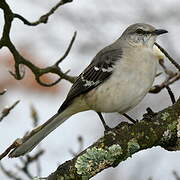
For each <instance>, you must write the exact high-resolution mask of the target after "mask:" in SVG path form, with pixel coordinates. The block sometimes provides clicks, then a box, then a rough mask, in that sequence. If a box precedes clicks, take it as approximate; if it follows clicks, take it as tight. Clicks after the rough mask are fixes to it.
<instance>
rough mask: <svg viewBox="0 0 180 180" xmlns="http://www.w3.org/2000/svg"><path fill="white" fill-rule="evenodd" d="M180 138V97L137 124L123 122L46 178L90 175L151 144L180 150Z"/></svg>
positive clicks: (84, 176) (115, 164) (114, 165)
mask: <svg viewBox="0 0 180 180" xmlns="http://www.w3.org/2000/svg"><path fill="white" fill-rule="evenodd" d="M179 141H180V97H179V99H178V101H177V102H176V103H175V104H174V105H172V106H171V107H168V108H166V109H164V110H162V111H160V112H158V113H154V115H153V116H152V113H150V114H145V115H144V118H143V119H142V120H141V121H140V122H138V123H136V124H135V125H132V124H128V123H127V122H122V123H120V124H119V125H118V126H117V127H115V128H113V129H111V130H110V131H107V132H106V133H105V136H104V137H102V138H100V139H99V140H97V141H96V142H95V143H94V144H93V145H91V146H90V147H88V148H87V149H86V150H84V151H83V152H81V153H80V154H79V155H77V156H76V157H75V158H73V159H71V160H69V161H66V162H65V163H63V164H61V165H60V166H59V167H58V168H57V169H56V171H55V172H53V173H52V174H51V175H49V176H48V177H47V178H45V179H47V180H58V179H63V178H65V177H66V179H68V178H69V179H78V180H82V179H90V178H91V177H93V176H95V175H96V174H98V173H99V172H101V171H102V170H104V169H106V168H109V167H116V166H117V165H118V164H119V163H121V162H122V161H124V160H126V159H127V158H128V157H131V156H132V155H133V154H134V153H136V152H138V151H141V150H144V149H147V148H151V147H154V146H161V147H163V148H164V149H166V150H169V151H177V150H180V143H179ZM72 177H73V178H72Z"/></svg>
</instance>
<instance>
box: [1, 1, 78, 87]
mask: <svg viewBox="0 0 180 180" xmlns="http://www.w3.org/2000/svg"><path fill="white" fill-rule="evenodd" d="M68 2H72V0H61V1H60V2H59V3H58V4H57V5H56V6H54V7H53V8H52V9H51V10H50V11H49V12H48V13H47V14H46V15H43V16H42V17H41V18H40V19H41V20H39V21H37V22H36V23H35V24H39V23H41V21H42V22H45V20H44V19H46V21H47V19H48V17H49V16H50V15H51V14H53V13H54V11H55V10H56V9H57V8H58V7H60V6H62V5H63V4H66V3H68ZM0 8H1V9H3V11H4V20H5V23H4V29H3V35H2V37H1V39H0V48H2V47H3V46H6V47H8V48H9V50H10V51H11V53H12V55H13V57H14V61H15V72H14V73H12V72H10V73H11V75H13V76H14V77H15V78H16V79H17V80H21V79H22V78H23V77H24V75H25V72H24V71H22V70H21V67H23V66H26V67H28V68H29V69H30V70H31V71H32V72H33V74H34V76H35V79H36V81H37V82H38V83H39V84H41V85H42V86H47V87H49V86H53V85H55V84H57V83H58V82H60V80H61V79H65V80H67V81H70V82H74V81H75V77H72V76H69V75H67V73H66V72H65V73H64V72H63V71H62V70H61V69H60V68H59V67H58V65H59V63H60V62H62V61H63V60H64V59H65V58H66V57H67V55H68V54H69V52H70V50H71V48H72V45H73V43H74V41H75V38H76V34H77V33H76V32H75V33H74V35H73V37H72V40H71V41H70V44H69V46H68V48H67V50H66V52H65V54H64V55H63V56H62V57H61V58H60V59H59V60H58V61H57V62H56V63H55V64H54V65H52V66H49V67H46V68H39V67H37V66H36V65H34V64H33V63H31V62H30V61H29V60H27V59H25V58H24V57H23V56H22V55H21V54H20V53H19V52H18V50H17V49H16V47H15V46H14V44H13V43H12V42H11V40H10V36H9V35H10V29H11V24H12V22H13V20H14V18H17V17H18V18H20V17H21V16H20V15H17V14H15V15H14V13H13V12H12V11H11V9H10V7H9V5H8V4H7V3H6V1H5V0H1V1H0ZM22 19H23V18H22V17H21V20H22ZM42 19H43V20H42ZM48 73H53V74H56V75H58V76H59V79H58V80H56V81H55V82H52V83H50V84H46V83H44V82H42V81H41V79H40V78H41V76H42V75H44V74H48Z"/></svg>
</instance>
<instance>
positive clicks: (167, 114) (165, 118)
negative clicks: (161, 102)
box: [161, 112, 171, 121]
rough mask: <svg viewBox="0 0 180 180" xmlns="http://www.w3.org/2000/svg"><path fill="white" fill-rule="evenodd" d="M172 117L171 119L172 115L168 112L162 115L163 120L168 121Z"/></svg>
mask: <svg viewBox="0 0 180 180" xmlns="http://www.w3.org/2000/svg"><path fill="white" fill-rule="evenodd" d="M170 117H171V116H170V114H169V113H168V112H165V113H163V114H162V116H161V119H162V120H164V121H166V120H167V119H168V118H170Z"/></svg>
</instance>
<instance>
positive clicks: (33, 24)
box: [14, 0, 73, 26]
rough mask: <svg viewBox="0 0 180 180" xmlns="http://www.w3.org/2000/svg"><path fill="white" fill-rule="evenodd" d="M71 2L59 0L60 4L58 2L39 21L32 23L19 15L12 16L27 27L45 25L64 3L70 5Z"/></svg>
mask: <svg viewBox="0 0 180 180" xmlns="http://www.w3.org/2000/svg"><path fill="white" fill-rule="evenodd" d="M72 1H73V0H61V1H60V2H58V3H57V4H56V5H55V6H54V7H52V8H51V9H50V10H49V12H47V13H46V14H44V15H42V16H41V17H40V18H39V20H37V21H34V22H29V21H28V20H27V19H25V18H24V17H23V16H21V15H19V14H14V18H18V19H20V20H21V21H22V22H23V23H24V24H26V25H28V26H36V25H39V24H42V23H44V24H46V23H47V22H48V19H49V17H50V16H51V15H52V14H54V12H55V11H56V10H57V9H58V8H59V7H60V6H62V5H64V4H66V3H70V2H72Z"/></svg>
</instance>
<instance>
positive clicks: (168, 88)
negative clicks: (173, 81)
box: [166, 86, 176, 104]
mask: <svg viewBox="0 0 180 180" xmlns="http://www.w3.org/2000/svg"><path fill="white" fill-rule="evenodd" d="M166 89H167V91H168V93H169V96H170V98H171V102H172V104H174V103H175V102H176V99H175V97H174V94H173V92H172V90H171V88H170V87H169V86H167V87H166Z"/></svg>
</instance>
